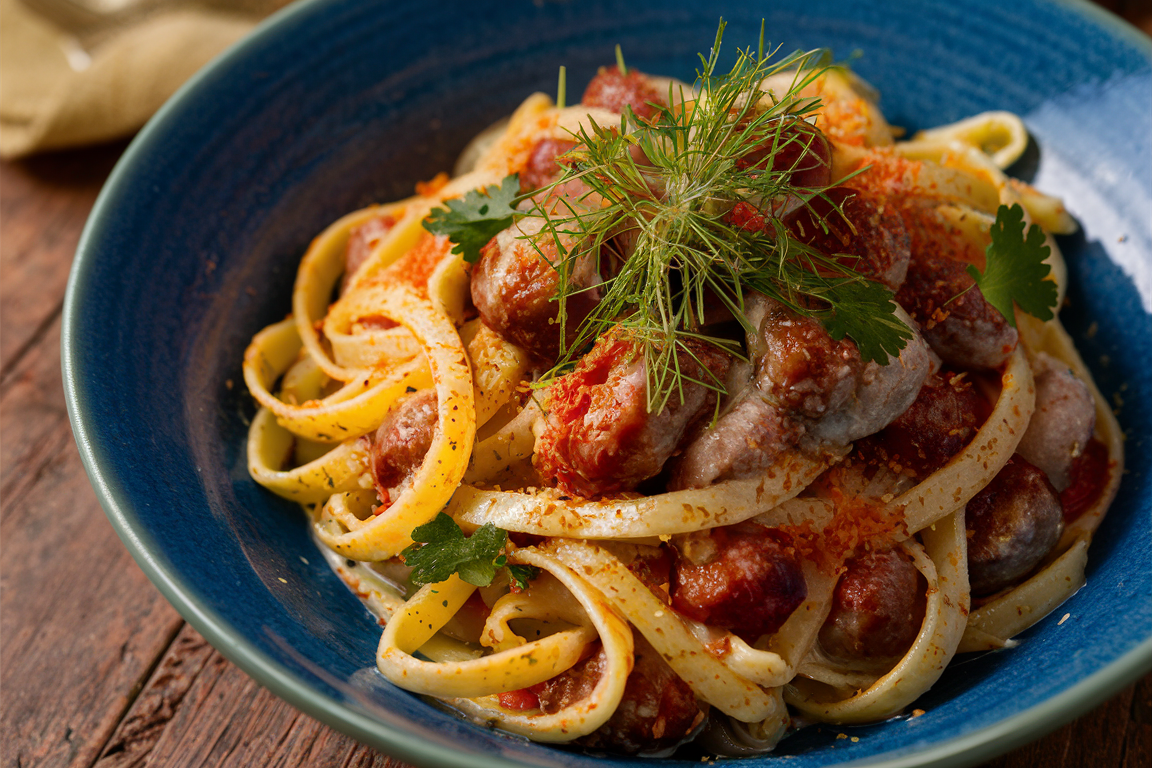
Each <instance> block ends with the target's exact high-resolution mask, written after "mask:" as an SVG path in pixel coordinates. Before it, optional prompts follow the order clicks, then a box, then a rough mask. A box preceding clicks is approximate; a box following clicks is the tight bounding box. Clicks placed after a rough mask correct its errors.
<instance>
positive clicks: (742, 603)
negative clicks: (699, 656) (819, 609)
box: [672, 523, 808, 642]
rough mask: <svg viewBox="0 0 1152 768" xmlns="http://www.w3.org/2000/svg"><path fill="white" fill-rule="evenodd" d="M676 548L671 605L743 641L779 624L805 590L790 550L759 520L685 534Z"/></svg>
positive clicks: (793, 608)
mask: <svg viewBox="0 0 1152 768" xmlns="http://www.w3.org/2000/svg"><path fill="white" fill-rule="evenodd" d="M676 548H677V550H676V553H677V554H676V563H675V568H674V570H673V575H672V607H673V608H675V609H676V610H677V611H679V612H680V613H682V614H684V615H685V616H687V617H688V618H690V619H694V620H696V621H700V622H703V623H705V624H709V625H711V626H715V627H721V628H723V629H727V630H730V631H731V632H732V633H733V634H736V635H739V636H740V637H742V638H744V639H746V640H748V641H749V642H754V641H755V640H756V639H757V638H759V637H760V636H761V635H766V634H771V633H773V632H776V631H777V630H779V629H780V627H781V626H782V625H783V624H784V622H785V621H787V620H788V617H789V616H791V615H792V612H793V611H795V610H796V608H798V607H799V606H800V604H801V603H802V602H804V598H805V597H807V596H808V585H807V584H806V583H805V581H804V574H803V572H802V571H801V569H800V560H799V558H798V557H797V555H796V553H795V551H794V550H793V548H792V547H791V545H790V544H789V543H788V541H787V539H786V538H785V537H784V536H783V535H782V534H780V533H778V532H777V531H773V530H770V529H768V528H765V527H764V526H761V525H756V524H755V523H740V524H738V525H731V526H727V527H724V528H714V529H712V530H711V531H702V532H699V533H693V534H688V535H687V536H684V537H681V538H680V540H678V541H676Z"/></svg>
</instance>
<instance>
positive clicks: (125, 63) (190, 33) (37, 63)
mask: <svg viewBox="0 0 1152 768" xmlns="http://www.w3.org/2000/svg"><path fill="white" fill-rule="evenodd" d="M262 5H263V7H261V3H255V2H251V1H249V2H246V3H244V4H243V7H244V10H249V11H257V12H259V11H261V10H264V11H271V10H275V9H276V8H277V7H279V6H281V5H284V0H279V1H277V0H263V2H262ZM257 19H258V15H252V14H245V15H239V14H235V13H229V12H221V11H219V10H216V9H213V8H208V7H205V6H202V5H196V4H189V3H181V2H174V3H171V4H168V5H167V6H164V7H161V8H160V9H159V10H156V11H154V12H152V13H149V14H147V15H145V16H143V17H142V18H140V19H138V20H137V21H136V22H135V23H132V24H125V25H124V26H123V27H122V28H113V29H111V30H105V31H103V32H102V33H101V34H100V35H99V37H98V38H96V39H95V40H93V39H91V38H89V39H85V38H77V37H75V36H73V35H72V34H71V33H70V32H68V31H67V30H65V29H64V28H62V27H61V26H58V25H56V24H55V23H53V22H52V21H50V20H48V19H47V18H46V17H44V16H41V15H38V14H36V13H34V12H32V11H31V10H29V8H28V7H26V6H25V5H24V4H23V3H21V2H20V1H19V0H0V157H2V158H5V159H10V158H16V157H21V156H23V155H28V154H32V153H34V152H39V151H42V150H48V149H58V148H62V147H74V146H78V145H82V144H90V143H94V142H100V141H107V140H109V139H114V138H117V137H120V136H126V135H128V134H131V133H132V132H133V131H135V130H136V129H138V128H139V127H140V126H142V125H143V124H144V123H145V122H146V121H147V120H148V118H149V117H151V116H152V114H153V113H154V112H155V111H156V110H157V109H159V107H160V105H161V104H163V103H164V101H165V100H166V99H167V98H168V97H169V96H171V95H172V93H173V92H175V91H176V89H177V88H178V87H180V85H181V84H182V83H183V82H184V81H185V80H187V79H188V78H189V77H190V76H191V75H192V74H193V73H194V72H196V70H198V69H200V67H202V66H203V65H204V64H206V63H208V61H210V60H211V59H212V58H213V57H215V56H216V55H217V54H218V53H220V52H221V51H223V50H224V49H225V48H227V47H228V46H230V45H231V44H232V43H234V42H236V41H237V40H239V39H240V38H241V37H243V36H244V34H246V33H247V32H248V31H249V30H250V29H251V28H252V27H253V25H254V24H255V23H256V21H257Z"/></svg>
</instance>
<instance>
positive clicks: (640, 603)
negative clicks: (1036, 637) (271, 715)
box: [244, 26, 1122, 756]
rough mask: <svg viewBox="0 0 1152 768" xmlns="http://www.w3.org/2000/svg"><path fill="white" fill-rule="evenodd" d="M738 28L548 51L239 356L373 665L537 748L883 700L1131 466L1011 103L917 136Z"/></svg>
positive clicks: (864, 90) (258, 467)
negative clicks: (636, 60) (439, 167)
mask: <svg viewBox="0 0 1152 768" xmlns="http://www.w3.org/2000/svg"><path fill="white" fill-rule="evenodd" d="M722 29H723V26H721V30H722ZM719 49H720V36H719V35H718V36H717V39H716V45H715V47H714V48H713V51H712V54H711V55H710V56H708V57H701V69H700V72H699V77H698V79H697V81H696V82H695V83H692V84H689V83H683V82H679V81H676V80H673V79H669V78H661V77H655V76H651V75H648V74H645V73H642V72H639V71H637V70H635V69H633V68H629V67H628V66H627V65H626V63H625V62H624V60H623V58H622V57H621V56H620V55H619V51H618V55H617V63H616V65H615V66H610V67H603V68H601V70H600V71H599V73H598V74H597V75H596V76H595V78H593V80H592V81H591V82H590V83H589V84H588V86H587V88H586V90H585V91H584V93H583V98H582V100H581V101H580V103H578V104H572V105H569V104H566V103H565V101H566V99H565V96H564V81H563V74H562V78H561V88H560V93H559V94H558V98H557V99H556V100H555V101H553V99H551V98H550V97H548V96H545V95H543V94H534V95H532V96H529V97H528V98H527V100H526V101H524V102H523V104H522V105H521V106H520V107H519V108H518V109H517V110H516V111H515V113H514V114H512V115H511V116H510V117H509V118H508V119H507V120H506V121H504V122H502V123H500V124H498V125H497V126H494V127H493V128H491V129H489V130H487V131H485V132H484V133H482V134H481V135H480V136H478V137H477V138H476V140H475V141H473V142H472V144H471V145H470V146H469V147H468V149H467V150H466V151H465V153H464V155H463V156H462V157H461V159H460V162H459V163H458V165H457V168H456V169H455V171H454V174H453V175H452V176H451V177H450V176H449V175H448V174H446V173H445V174H441V175H440V176H438V177H437V178H436V179H433V180H431V181H428V182H424V183H421V184H419V185H417V189H416V194H415V195H414V196H412V197H410V198H407V199H405V200H401V201H398V202H393V203H388V204H383V205H373V206H370V207H368V208H365V209H363V210H359V211H355V212H353V213H350V214H348V215H346V216H344V217H343V218H341V219H340V220H338V221H336V222H335V223H333V224H331V225H330V226H329V227H328V228H327V229H326V230H324V231H323V232H322V233H321V234H320V235H319V236H318V237H317V238H316V239H315V240H314V241H313V242H312V244H311V245H310V247H309V248H308V250H307V253H306V254H305V256H304V258H303V260H302V262H301V264H300V266H299V271H298V274H297V278H296V283H295V288H294V292H293V295H292V307H291V315H290V316H289V317H288V318H287V319H286V320H284V321H282V322H279V323H276V324H274V325H271V326H269V327H267V328H265V329H263V330H262V331H260V332H259V333H258V334H256V336H255V337H254V338H253V340H252V342H251V345H250V346H249V348H248V350H247V352H246V354H245V358H244V376H245V381H246V383H247V385H248V388H249V390H250V392H251V394H252V395H253V397H254V398H255V399H256V401H258V403H259V406H260V407H259V411H258V412H257V414H256V416H255V418H254V420H253V422H252V425H251V429H250V433H249V439H248V463H249V469H250V472H251V475H252V477H253V478H254V479H255V480H256V481H257V482H259V483H260V484H261V485H263V486H264V487H265V488H267V489H268V490H270V491H272V492H273V493H276V494H278V495H280V496H282V497H284V498H287V499H291V500H293V501H296V502H298V503H299V504H301V505H302V506H303V507H304V509H305V510H306V512H307V514H308V516H309V519H310V521H311V525H312V528H313V532H314V535H315V538H316V540H317V543H318V545H319V547H320V548H321V550H322V551H323V552H324V553H325V555H326V557H327V558H328V560H329V562H330V564H331V565H332V567H333V568H334V569H335V570H336V572H337V573H338V574H339V575H340V576H341V578H342V579H343V580H344V581H345V583H347V584H348V585H349V586H350V587H351V588H352V589H353V591H354V592H355V593H356V594H357V595H359V596H360V598H362V599H363V600H364V601H365V603H366V604H367V606H368V607H369V608H370V609H371V610H372V611H373V612H374V613H375V615H376V616H377V617H378V618H379V620H380V623H381V624H382V625H383V635H382V638H381V641H380V645H379V650H378V654H377V659H376V662H377V666H378V668H379V670H380V672H381V673H382V674H383V675H384V677H385V678H387V679H388V680H389V681H391V682H393V683H395V684H396V685H398V686H400V687H402V688H405V689H407V690H409V691H412V692H415V693H418V694H423V695H427V696H432V697H436V698H438V699H440V700H442V701H444V702H445V703H446V704H448V705H449V706H450V707H452V708H454V709H455V710H458V711H459V712H461V713H463V714H465V715H466V716H469V717H471V718H474V719H475V720H477V721H480V722H484V723H489V724H492V725H494V726H495V727H497V728H500V729H502V730H504V731H507V732H509V733H513V734H519V735H523V736H525V737H527V738H529V739H533V740H536V741H543V742H558V743H559V742H565V743H568V742H570V743H574V744H576V745H578V746H582V747H584V748H586V749H592V750H602V751H610V752H621V753H638V754H644V755H654V756H659V755H667V754H671V753H672V752H673V751H674V750H676V749H677V748H679V747H680V746H681V745H683V744H685V743H687V742H689V741H693V742H694V743H695V744H697V745H699V746H700V747H701V748H702V749H703V750H705V751H706V752H708V753H711V754H718V755H732V756H737V755H745V754H754V753H759V752H765V751H769V750H771V749H772V748H773V747H774V746H775V745H776V744H777V742H778V741H779V740H780V739H781V738H782V737H783V736H785V735H786V734H787V732H788V731H789V729H791V728H793V727H795V726H796V725H797V724H799V723H802V722H813V721H821V722H829V723H862V722H873V721H877V720H882V719H885V718H888V717H891V716H893V715H895V714H899V713H901V712H903V711H905V710H906V709H907V708H908V707H909V706H910V705H911V704H912V703H913V702H914V701H915V700H916V699H917V698H918V697H919V696H920V695H921V694H922V693H923V692H924V691H926V690H927V689H928V688H930V687H931V686H932V685H933V683H935V681H936V680H937V679H938V678H939V676H940V675H941V673H942V671H943V670H944V668H945V667H946V666H947V665H948V663H949V662H950V661H951V659H952V658H953V657H954V656H956V655H957V654H963V653H970V652H975V651H985V650H994V649H1000V648H1006V647H1010V646H1012V645H1013V643H1014V641H1013V640H1012V638H1013V636H1014V635H1016V634H1018V633H1019V632H1021V631H1022V630H1024V629H1025V628H1027V627H1029V626H1031V625H1032V624H1033V623H1035V622H1037V621H1039V620H1040V619H1041V618H1042V617H1043V616H1044V615H1046V614H1047V613H1048V612H1049V611H1051V610H1052V609H1053V608H1054V607H1055V606H1056V605H1058V604H1059V603H1060V602H1061V601H1063V600H1064V599H1066V598H1067V597H1068V596H1069V595H1071V594H1072V593H1073V592H1074V591H1075V590H1076V589H1078V588H1079V587H1080V586H1081V585H1082V584H1083V583H1084V568H1085V562H1086V550H1087V548H1088V545H1089V542H1090V540H1091V538H1092V535H1093V531H1094V530H1095V528H1096V526H1097V525H1098V524H1099V523H1100V520H1101V518H1102V516H1103V515H1104V513H1105V510H1106V509H1107V506H1108V504H1109V502H1110V501H1111V499H1112V497H1113V496H1114V494H1115V492H1116V487H1117V484H1118V482H1119V478H1120V475H1121V472H1122V436H1121V433H1120V430H1119V428H1118V426H1117V424H1116V421H1115V419H1114V417H1113V415H1112V412H1111V410H1110V409H1109V408H1108V406H1107V404H1106V402H1105V401H1104V400H1103V398H1102V397H1101V395H1100V393H1099V392H1098V391H1097V389H1096V387H1095V385H1094V384H1093V382H1092V378H1091V376H1090V374H1089V373H1088V370H1087V369H1086V368H1085V366H1084V364H1083V362H1082V360H1081V359H1080V356H1079V355H1078V354H1077V352H1076V349H1075V348H1074V346H1073V344H1072V342H1071V340H1070V338H1069V336H1068V334H1067V333H1065V331H1064V330H1063V328H1062V326H1061V324H1060V321H1059V319H1058V318H1057V317H1056V316H1055V312H1054V310H1056V309H1057V308H1058V307H1059V306H1060V304H1061V302H1062V301H1063V298H1064V292H1065V287H1066V282H1067V276H1066V270H1065V267H1064V263H1063V261H1062V258H1061V256H1060V253H1059V251H1058V249H1057V247H1056V243H1055V242H1054V241H1053V239H1052V234H1060V233H1068V232H1071V231H1073V230H1074V229H1075V227H1076V224H1075V222H1074V221H1073V220H1072V218H1071V217H1070V216H1069V215H1068V213H1067V212H1066V211H1065V210H1064V208H1063V206H1062V204H1061V203H1060V201H1059V200H1058V199H1057V198H1055V197H1052V196H1049V195H1048V194H1045V193H1043V192H1040V191H1038V190H1036V189H1034V188H1033V187H1031V186H1029V185H1028V184H1026V183H1023V182H1021V181H1018V180H1015V179H1011V178H1009V177H1007V176H1006V175H1005V172H1004V169H1005V168H1007V167H1009V166H1010V165H1011V164H1012V163H1013V162H1014V161H1015V160H1016V159H1017V158H1019V157H1020V155H1021V153H1022V152H1023V151H1024V149H1025V147H1026V145H1027V142H1028V136H1027V132H1026V130H1025V128H1024V126H1023V123H1022V122H1021V120H1020V119H1019V118H1018V117H1016V116H1015V115H1012V114H1008V113H1004V112H990V113H985V114H982V115H978V116H976V117H972V118H970V119H966V120H963V121H961V122H958V123H954V124H950V125H945V126H943V127H939V128H935V129H931V130H926V131H922V132H920V133H917V134H915V135H913V136H911V137H910V138H906V139H905V138H903V137H902V136H901V132H900V131H899V130H898V129H896V128H893V127H892V126H890V125H889V124H888V122H887V121H886V120H885V118H884V116H883V115H882V114H881V112H880V110H879V108H878V106H877V97H876V94H875V93H874V92H873V91H872V90H871V88H870V86H868V85H867V84H866V83H864V82H862V81H861V80H860V79H859V78H857V77H856V76H855V75H853V74H852V73H851V72H849V71H848V70H846V69H844V68H842V67H839V66H834V65H830V64H828V63H827V61H826V58H827V57H826V55H824V54H822V53H820V52H814V53H797V54H793V55H791V56H787V57H782V58H780V59H774V57H773V56H771V55H765V52H764V50H763V44H762V43H761V46H760V49H759V50H752V49H749V50H745V51H741V52H738V56H737V63H736V64H735V65H734V67H733V68H732V70H731V71H730V72H727V73H721V72H719V71H718V70H717V52H718V51H719Z"/></svg>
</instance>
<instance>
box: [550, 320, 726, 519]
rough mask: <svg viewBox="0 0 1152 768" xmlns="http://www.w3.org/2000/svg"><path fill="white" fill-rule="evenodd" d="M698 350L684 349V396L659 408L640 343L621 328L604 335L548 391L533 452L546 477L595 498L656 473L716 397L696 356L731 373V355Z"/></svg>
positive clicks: (720, 373) (715, 370)
mask: <svg viewBox="0 0 1152 768" xmlns="http://www.w3.org/2000/svg"><path fill="white" fill-rule="evenodd" d="M689 343H691V342H689ZM692 352H693V354H694V355H695V359H694V358H693V356H692V355H691V354H689V353H688V352H687V351H683V350H681V351H680V353H679V358H680V360H679V365H680V367H681V370H682V371H683V372H684V373H685V377H686V380H685V382H684V386H683V392H684V396H683V399H681V397H680V396H679V395H678V394H673V396H672V397H670V398H669V400H668V402H667V404H666V405H665V406H664V408H663V409H662V410H660V411H659V412H658V413H654V414H653V413H649V412H648V394H647V384H646V381H647V380H646V375H645V372H644V361H643V358H642V353H641V351H640V347H639V345H638V344H637V343H636V342H634V341H632V340H631V339H630V338H628V336H627V335H626V334H625V333H622V332H610V333H608V334H606V335H605V336H602V337H601V338H600V339H599V340H598V341H597V342H596V346H595V347H593V348H592V351H591V352H589V353H588V354H587V355H585V356H584V357H583V358H581V360H580V362H579V364H578V365H577V366H576V369H575V370H574V371H573V372H572V373H569V374H567V375H565V376H562V377H560V378H559V379H558V380H557V381H556V382H555V383H554V384H553V385H552V387H551V389H550V393H549V412H548V418H547V420H546V422H545V426H544V429H543V430H542V432H541V433H540V435H539V438H538V439H537V443H536V454H535V463H536V468H537V469H538V470H539V471H540V474H541V476H542V477H543V478H544V479H545V481H546V482H548V483H551V484H554V485H555V486H556V487H558V488H560V489H561V490H563V491H564V492H565V493H571V494H574V495H579V496H585V497H589V498H591V497H595V496H599V495H603V494H607V493H613V492H617V491H628V490H632V489H633V488H635V487H636V486H637V485H638V484H639V483H640V482H642V481H644V480H647V479H648V478H651V477H654V476H655V475H657V474H658V473H659V472H660V470H661V469H663V467H664V463H665V462H666V461H667V460H668V458H669V457H670V456H671V455H672V454H673V452H674V451H675V450H676V448H677V447H678V446H679V444H680V442H681V440H682V438H683V437H684V435H685V433H686V432H687V431H688V428H689V427H690V426H691V425H692V424H693V423H694V422H695V421H696V420H697V419H698V418H699V417H700V416H701V415H702V414H704V413H705V412H711V409H712V406H713V403H714V402H715V401H714V398H715V393H714V392H713V391H712V390H710V389H708V388H706V387H704V386H703V385H701V384H695V383H692V381H690V379H695V380H696V381H704V380H707V379H708V377H709V376H710V374H709V373H707V372H706V371H704V370H702V369H701V367H700V365H699V363H697V359H698V360H700V361H703V362H704V363H705V365H707V367H708V369H709V370H711V371H712V372H713V374H714V375H715V376H716V378H717V379H719V380H721V381H722V380H723V378H724V375H725V374H726V372H727V366H728V356H727V355H725V354H723V353H721V352H719V351H718V350H716V349H715V348H714V347H710V346H705V345H703V344H698V345H697V344H694V345H692Z"/></svg>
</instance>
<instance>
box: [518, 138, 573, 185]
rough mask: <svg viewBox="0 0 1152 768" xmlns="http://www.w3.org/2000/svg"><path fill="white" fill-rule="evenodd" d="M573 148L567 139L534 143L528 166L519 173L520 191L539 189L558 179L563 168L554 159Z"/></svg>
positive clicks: (544, 140) (571, 142) (543, 140)
mask: <svg viewBox="0 0 1152 768" xmlns="http://www.w3.org/2000/svg"><path fill="white" fill-rule="evenodd" d="M574 146H576V142H574V141H570V140H568V139H540V141H538V142H536V146H534V147H533V148H532V153H531V154H530V155H528V164H527V165H526V166H524V170H523V171H521V172H520V190H521V191H522V192H527V191H528V190H531V189H540V187H544V186H547V185H548V184H551V183H552V182H554V181H556V179H558V178H560V175H561V174H562V173H563V172H564V167H563V166H562V165H560V164H559V163H558V162H556V158H558V157H560V156H561V155H563V154H564V153H565V152H567V151H568V150H570V149H572V147H574Z"/></svg>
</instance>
